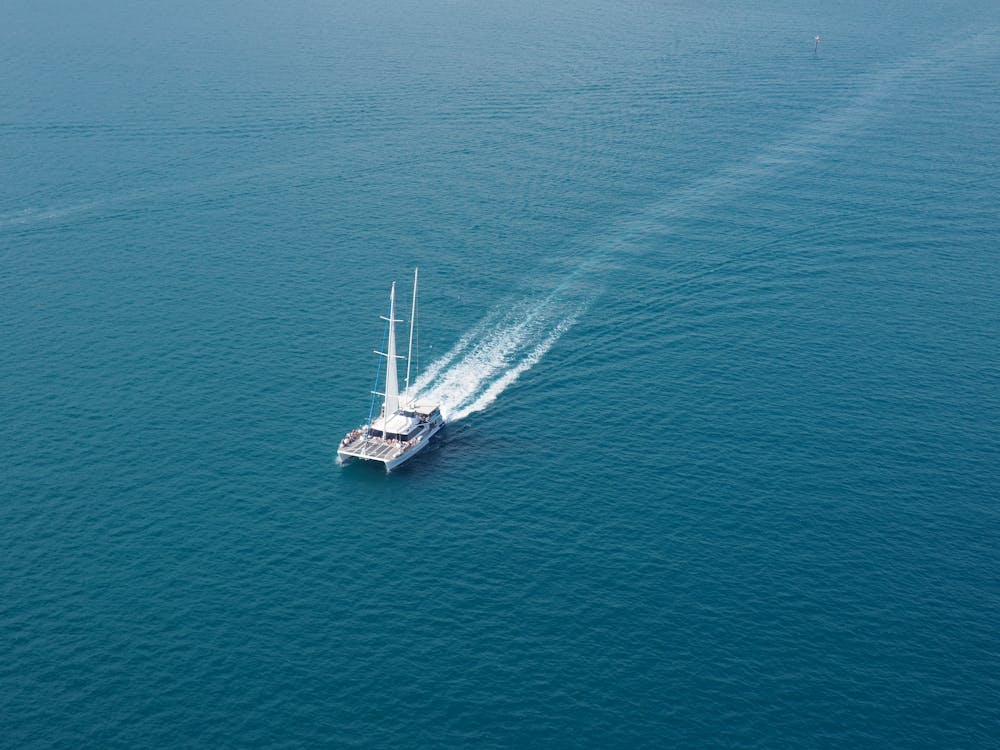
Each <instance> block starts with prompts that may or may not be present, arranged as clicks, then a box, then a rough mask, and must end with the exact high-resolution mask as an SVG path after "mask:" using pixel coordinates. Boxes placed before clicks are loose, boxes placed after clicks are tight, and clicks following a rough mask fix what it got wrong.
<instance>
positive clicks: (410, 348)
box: [406, 268, 420, 406]
mask: <svg viewBox="0 0 1000 750" xmlns="http://www.w3.org/2000/svg"><path fill="white" fill-rule="evenodd" d="M419 270H420V269H418V268H414V269H413V305H412V307H411V308H410V345H409V346H408V347H407V351H406V405H407V406H409V405H410V360H411V359H413V324H414V323H415V322H416V320H417V271H419Z"/></svg>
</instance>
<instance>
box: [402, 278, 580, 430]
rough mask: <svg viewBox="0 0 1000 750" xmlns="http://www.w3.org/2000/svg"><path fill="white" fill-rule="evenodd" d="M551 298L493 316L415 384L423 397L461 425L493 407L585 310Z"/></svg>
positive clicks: (515, 307) (447, 418)
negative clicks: (474, 414) (434, 402)
mask: <svg viewBox="0 0 1000 750" xmlns="http://www.w3.org/2000/svg"><path fill="white" fill-rule="evenodd" d="M583 306H584V305H583V303H581V302H579V301H578V302H575V303H573V304H572V305H567V303H566V302H565V301H558V300H555V299H554V298H553V296H550V297H549V298H547V299H545V300H543V301H541V302H537V303H534V304H530V303H522V304H520V305H515V306H514V309H512V310H510V311H509V312H506V313H503V312H501V311H500V310H497V311H494V313H492V314H491V315H488V316H487V317H486V319H485V320H484V321H483V322H482V323H480V324H479V325H478V326H476V327H475V328H473V329H472V331H470V332H469V333H467V334H466V335H465V336H463V337H462V339H461V340H460V341H459V342H458V343H457V344H456V345H455V346H454V347H452V349H451V350H450V351H449V352H448V353H447V354H445V355H444V356H443V357H441V358H439V359H438V360H436V361H435V362H433V363H432V364H431V365H430V367H428V368H427V371H426V372H425V373H424V374H423V375H422V376H421V377H420V378H418V379H417V380H416V381H415V382H414V390H415V391H416V392H417V393H418V394H419V395H420V397H421V398H426V399H428V400H432V401H436V402H437V403H439V404H441V413H442V414H443V415H444V418H445V420H446V421H448V422H457V421H458V420H460V419H463V418H465V417H467V416H468V415H469V414H472V413H474V412H477V411H482V410H483V409H485V408H486V407H487V406H489V405H490V404H492V403H493V402H494V401H495V400H496V399H497V397H498V396H499V395H500V394H501V393H503V392H504V391H505V390H506V389H507V388H508V387H509V386H510V385H511V383H513V382H514V381H515V380H517V379H518V377H519V376H520V375H521V374H522V373H523V372H525V371H526V370H528V369H530V368H531V367H533V366H534V365H536V364H537V363H538V362H539V360H541V358H542V357H544V356H545V354H546V353H547V352H548V351H549V349H551V348H552V346H553V345H554V344H555V343H556V341H558V340H559V337H560V336H562V335H563V333H565V332H566V331H567V330H569V328H570V327H571V326H572V325H573V324H574V323H575V322H576V319H577V318H578V317H579V315H580V313H581V312H582V310H583Z"/></svg>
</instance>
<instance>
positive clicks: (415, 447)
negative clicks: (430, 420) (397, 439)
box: [337, 422, 444, 472]
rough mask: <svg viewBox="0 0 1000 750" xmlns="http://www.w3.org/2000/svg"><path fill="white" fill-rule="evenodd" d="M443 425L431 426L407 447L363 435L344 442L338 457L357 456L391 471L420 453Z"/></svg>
mask: <svg viewBox="0 0 1000 750" xmlns="http://www.w3.org/2000/svg"><path fill="white" fill-rule="evenodd" d="M442 427H444V423H443V422H442V423H440V424H436V425H433V426H431V427H430V428H429V429H428V430H427V431H425V432H424V434H422V435H421V436H420V439H419V440H417V441H416V442H415V443H413V444H412V445H410V446H406V447H403V446H400V445H394V444H393V443H391V442H387V441H384V440H382V439H381V438H367V439H366V438H365V437H364V436H363V435H361V436H358V437H357V438H355V439H354V440H351V441H348V442H345V443H342V444H341V446H340V448H338V449H337V457H338V459H339V460H340V461H341V462H346V461H347V460H349V459H352V458H357V459H360V460H362V461H373V462H376V463H381V464H383V465H384V466H385V470H386V472H390V471H392V470H393V469H395V468H397V467H398V466H401V465H402V464H404V463H406V462H407V461H409V460H410V459H411V458H413V457H414V456H415V455H417V454H418V453H420V451H422V450H423V449H424V448H425V447H426V446H427V443H429V442H430V440H431V438H432V437H434V436H435V435H436V434H437V433H438V432H439V431H440V430H441V428H442Z"/></svg>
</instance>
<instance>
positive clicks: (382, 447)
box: [337, 435, 405, 463]
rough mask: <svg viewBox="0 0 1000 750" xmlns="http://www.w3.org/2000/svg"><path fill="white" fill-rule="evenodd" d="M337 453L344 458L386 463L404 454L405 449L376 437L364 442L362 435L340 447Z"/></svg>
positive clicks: (395, 443) (398, 444)
mask: <svg viewBox="0 0 1000 750" xmlns="http://www.w3.org/2000/svg"><path fill="white" fill-rule="evenodd" d="M337 452H338V453H340V454H342V455H345V456H354V457H355V458H363V459H365V460H368V461H382V462H383V463H387V462H389V461H392V460H393V459H394V458H397V457H398V456H401V455H402V454H403V453H405V449H404V448H403V446H402V445H401V444H400V443H399V442H398V441H393V442H386V441H385V440H383V439H382V438H377V437H370V438H368V439H367V440H365V437H364V435H359V436H358V437H356V438H354V439H353V440H352V441H351V442H349V443H346V444H344V445H341V446H340V448H339V449H338V450H337Z"/></svg>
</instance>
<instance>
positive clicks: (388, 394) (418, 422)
mask: <svg viewBox="0 0 1000 750" xmlns="http://www.w3.org/2000/svg"><path fill="white" fill-rule="evenodd" d="M416 316H417V270H416V269H415V270H414V271H413V301H412V306H411V310H410V340H409V344H408V346H407V353H406V381H405V384H406V385H405V389H404V392H403V393H402V394H400V392H399V381H398V375H397V367H396V365H397V360H399V359H402V356H400V355H397V354H396V324H397V323H402V322H403V321H402V320H397V319H396V282H395V281H394V282H392V287H391V289H390V290H389V317H388V318H386V317H384V316H383V317H382V320H384V321H386V325H387V330H386V337H385V341H386V347H385V351H384V352H380V351H376V352H375V353H376V354H378V355H379V356H380V357H385V390H384V391H377V390H373V391H372V408H371V411H370V412H369V414H368V423H367V424H364V425H362V426H361V427H359V428H357V429H356V430H351V432H349V433H347V435H346V436H344V439H343V440H341V441H340V447H339V448H338V449H337V456H338V458H339V459H340V460H341V461H346V460H348V459H351V458H360V459H362V460H364V461H377V462H379V463H382V464H385V470H386V471H387V472H388V471H392V470H393V469H395V468H396V467H397V466H399V465H400V464H402V463H403V462H404V461H409V460H410V459H411V458H413V457H414V456H415V455H416V454H417V453H419V452H420V451H422V450H423V449H424V448H425V447H426V446H427V443H428V441H430V439H431V438H432V437H433V436H434V435H435V434H436V433H437V432H438V430H440V429H441V428H442V427H443V426H444V417H442V416H441V406H440V404H437V403H434V402H433V401H429V400H420V399H418V398H417V397H416V396H415V395H414V394H412V393H411V389H410V364H411V362H412V359H413V331H414V324H415V322H416ZM379 369H381V360H380V365H379ZM378 380H379V374H376V376H375V382H376V387H377V383H378ZM378 396H381V397H382V409H381V411H380V413H379V415H378V416H377V417H375V419H372V416H373V415H374V412H375V403H376V399H377V397H378Z"/></svg>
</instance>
